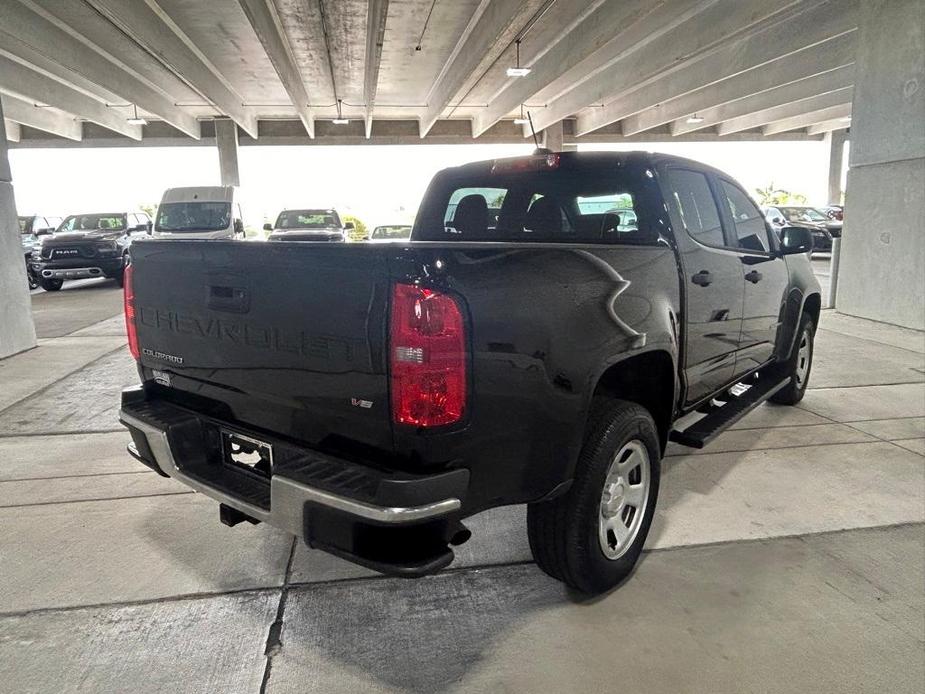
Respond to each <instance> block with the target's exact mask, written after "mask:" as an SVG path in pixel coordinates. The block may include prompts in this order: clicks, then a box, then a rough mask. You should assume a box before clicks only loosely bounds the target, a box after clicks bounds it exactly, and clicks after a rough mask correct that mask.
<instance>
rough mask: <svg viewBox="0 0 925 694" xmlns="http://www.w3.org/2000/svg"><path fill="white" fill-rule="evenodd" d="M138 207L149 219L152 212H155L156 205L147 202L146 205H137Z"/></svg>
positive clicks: (152, 216)
mask: <svg viewBox="0 0 925 694" xmlns="http://www.w3.org/2000/svg"><path fill="white" fill-rule="evenodd" d="M138 209H139V210H141V211H142V212H144V213H145V214H146V215H148V216H149V217H150V218H151V219H154V213H155V212H157V205H152V204H150V203H148V204H147V205H139V206H138Z"/></svg>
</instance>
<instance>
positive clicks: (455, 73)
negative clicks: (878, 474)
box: [421, 0, 539, 137]
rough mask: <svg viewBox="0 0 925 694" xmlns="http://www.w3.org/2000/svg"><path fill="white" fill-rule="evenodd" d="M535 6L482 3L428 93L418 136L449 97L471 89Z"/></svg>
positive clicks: (531, 2)
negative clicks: (467, 88)
mask: <svg viewBox="0 0 925 694" xmlns="http://www.w3.org/2000/svg"><path fill="white" fill-rule="evenodd" d="M538 5H539V2H538V0H528V1H527V0H482V2H481V3H480V5H479V7H478V9H476V11H475V14H474V15H473V17H472V19H471V20H470V22H469V24H468V26H467V27H466V30H465V31H464V32H463V34H462V36H461V37H460V39H459V41H458V42H457V43H456V48H455V49H454V50H453V53H452V54H451V55H450V59H449V60H448V61H447V62H446V64H445V65H444V66H443V69H442V70H441V71H440V74H439V75H437V78H436V80H434V83H433V85H432V86H431V88H430V91H429V92H428V95H427V110H426V111H425V112H424V115H423V116H422V117H421V137H424V136H425V135H427V133H428V132H429V131H430V129H431V128H432V127H433V125H434V123H436V122H437V120H438V119H439V118H440V117H441V115H443V112H444V110H445V109H446V108H447V106H449V105H450V102H451V101H452V100H453V97H455V96H456V95H457V94H459V93H460V92H461V91H463V90H464V89H465V88H466V87H469V86H471V85H472V84H473V83H474V82H475V81H476V80H477V79H478V77H479V75H480V74H481V72H483V71H484V70H485V69H486V68H487V67H488V66H489V65H491V64H492V63H493V62H494V60H495V59H496V58H497V57H498V55H499V54H500V53H501V52H502V51H503V50H504V49H505V48H506V47H507V45H508V44H509V43H510V42H511V41H513V40H514V38H515V37H516V35H517V33H518V32H519V31H520V29H521V28H522V27H523V25H524V23H525V22H526V20H527V18H529V16H530V15H532V13H533V10H534V9H535V8H536V7H537V6H538Z"/></svg>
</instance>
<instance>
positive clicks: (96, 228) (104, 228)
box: [28, 212, 151, 292]
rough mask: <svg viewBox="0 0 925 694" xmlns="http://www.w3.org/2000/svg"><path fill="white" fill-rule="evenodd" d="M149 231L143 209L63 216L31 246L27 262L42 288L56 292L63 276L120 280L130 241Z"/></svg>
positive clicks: (60, 285) (146, 216)
mask: <svg viewBox="0 0 925 694" xmlns="http://www.w3.org/2000/svg"><path fill="white" fill-rule="evenodd" d="M150 233H151V219H150V218H149V217H148V215H147V214H145V213H144V212H96V213H92V214H74V215H71V216H69V217H66V218H65V219H64V221H63V222H61V224H60V225H59V226H58V228H57V229H56V230H55V232H54V234H53V235H51V236H44V237H41V239H40V242H39V243H38V244H37V245H36V246H34V247H33V250H32V254H31V255H30V256H29V260H28V265H29V269H30V270H31V271H32V274H33V275H34V276H35V277H36V278H37V279H38V282H39V284H40V285H41V286H42V289H44V290H45V291H48V292H56V291H58V290H59V289H61V287H62V285H63V284H64V280H77V279H86V278H89V277H108V278H109V279H114V280H116V281H117V282H118V283H119V284H120V285H121V284H122V275H123V270H124V268H125V265H126V263H127V262H128V254H129V246H131V244H132V241H133V240H135V239H138V238H140V237H142V236H147V235H149V234H150Z"/></svg>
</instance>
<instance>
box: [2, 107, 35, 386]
mask: <svg viewBox="0 0 925 694" xmlns="http://www.w3.org/2000/svg"><path fill="white" fill-rule="evenodd" d="M3 116H4V113H3V103H2V102H0V121H2V120H4V118H3ZM7 148H8V146H7V141H6V132H5V130H3V129H0V296H2V297H3V301H0V359H3V358H5V357H8V356H10V355H12V354H16V353H17V352H22V351H24V350H27V349H31V348H32V347H35V342H36V340H35V323H34V322H33V320H32V301H31V298H30V297H29V285H28V284H27V283H26V264H25V263H24V262H23V252H22V244H21V242H20V236H19V224H18V223H17V221H16V200H15V198H14V197H13V176H12V173H11V172H10V160H9V158H8V157H7ZM4 378H9V375H5V376H4ZM4 390H7V387H6V386H4ZM14 390H15V389H14Z"/></svg>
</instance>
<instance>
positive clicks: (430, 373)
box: [389, 284, 466, 427]
mask: <svg viewBox="0 0 925 694" xmlns="http://www.w3.org/2000/svg"><path fill="white" fill-rule="evenodd" d="M389 354H390V360H391V364H390V366H391V369H392V419H393V420H394V421H395V422H397V423H399V424H411V425H414V426H419V427H434V426H442V425H445V424H452V423H453V422H457V421H459V420H460V419H462V417H463V414H464V413H465V410H466V332H465V326H464V324H463V317H462V312H461V311H460V309H459V304H457V303H456V300H455V299H453V297H451V296H448V295H447V294H441V293H440V292H437V291H434V290H432V289H424V288H421V287H417V286H415V285H411V284H396V285H395V287H394V290H393V292H392V322H391V324H390V342H389Z"/></svg>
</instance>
